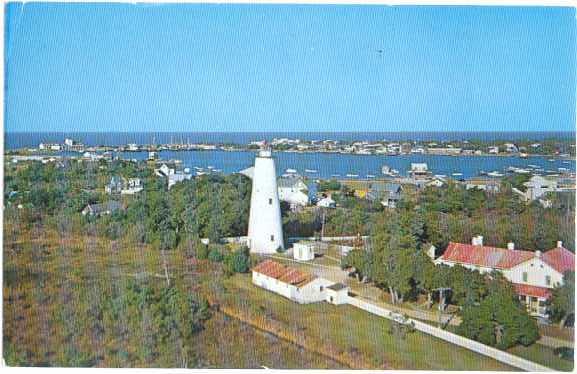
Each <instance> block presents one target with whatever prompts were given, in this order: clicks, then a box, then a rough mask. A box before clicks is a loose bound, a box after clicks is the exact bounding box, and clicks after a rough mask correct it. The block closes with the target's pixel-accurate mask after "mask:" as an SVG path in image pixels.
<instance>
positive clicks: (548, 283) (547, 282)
mask: <svg viewBox="0 0 577 374" xmlns="http://www.w3.org/2000/svg"><path fill="white" fill-rule="evenodd" d="M545 284H546V285H547V286H550V285H551V276H550V275H546V276H545Z"/></svg>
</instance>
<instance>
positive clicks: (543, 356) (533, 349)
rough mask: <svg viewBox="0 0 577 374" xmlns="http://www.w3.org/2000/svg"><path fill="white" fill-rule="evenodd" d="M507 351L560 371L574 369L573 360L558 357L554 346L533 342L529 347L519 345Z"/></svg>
mask: <svg viewBox="0 0 577 374" xmlns="http://www.w3.org/2000/svg"><path fill="white" fill-rule="evenodd" d="M507 352H510V353H512V354H514V355H516V356H519V357H523V358H526V359H527V360H531V361H533V362H537V363H539V364H541V365H545V366H547V367H549V368H551V369H555V370H560V371H572V370H573V362H571V361H567V360H563V359H562V358H559V357H557V356H556V355H555V354H554V353H553V348H549V347H545V346H543V345H541V344H533V345H531V346H529V347H523V346H517V347H513V348H511V349H509V350H507Z"/></svg>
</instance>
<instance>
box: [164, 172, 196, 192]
mask: <svg viewBox="0 0 577 374" xmlns="http://www.w3.org/2000/svg"><path fill="white" fill-rule="evenodd" d="M189 179H192V174H189V173H183V172H175V173H173V174H170V175H168V189H169V190H170V188H171V187H172V186H174V185H175V184H177V183H179V182H183V181H185V180H189Z"/></svg>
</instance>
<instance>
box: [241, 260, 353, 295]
mask: <svg viewBox="0 0 577 374" xmlns="http://www.w3.org/2000/svg"><path fill="white" fill-rule="evenodd" d="M252 283H253V284H255V285H257V286H259V287H262V288H264V289H266V290H268V291H272V292H274V293H277V294H279V295H281V296H284V297H286V298H287V299H290V300H292V301H295V302H297V303H300V304H309V303H315V302H320V301H327V302H329V303H332V304H344V303H346V302H347V300H348V287H347V286H344V285H337V283H335V282H332V281H329V280H327V279H324V278H319V277H316V276H314V275H312V274H309V273H305V272H303V271H301V270H299V269H296V268H292V267H289V266H285V265H283V264H280V263H278V262H275V261H272V260H265V261H263V262H261V263H259V264H258V265H256V266H255V267H254V268H252ZM329 287H332V288H329Z"/></svg>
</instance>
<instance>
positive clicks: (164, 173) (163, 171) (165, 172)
mask: <svg viewBox="0 0 577 374" xmlns="http://www.w3.org/2000/svg"><path fill="white" fill-rule="evenodd" d="M174 172H175V170H174V169H173V168H169V167H168V166H167V165H166V164H162V166H161V167H160V168H158V169H154V174H156V175H157V176H159V177H168V176H169V175H171V174H174Z"/></svg>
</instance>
